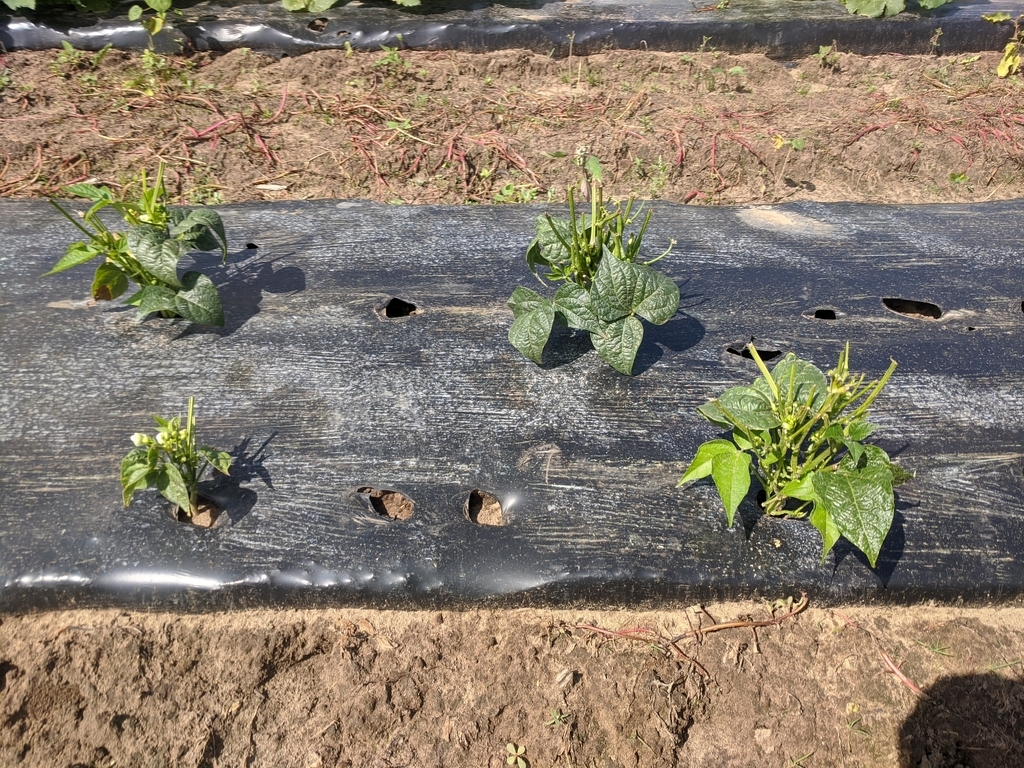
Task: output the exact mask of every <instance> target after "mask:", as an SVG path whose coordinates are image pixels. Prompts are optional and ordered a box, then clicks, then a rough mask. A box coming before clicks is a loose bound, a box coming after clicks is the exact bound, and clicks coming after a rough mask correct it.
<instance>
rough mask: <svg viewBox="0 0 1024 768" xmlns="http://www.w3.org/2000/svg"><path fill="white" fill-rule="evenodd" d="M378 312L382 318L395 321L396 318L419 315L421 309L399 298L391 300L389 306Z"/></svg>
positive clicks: (386, 305)
mask: <svg viewBox="0 0 1024 768" xmlns="http://www.w3.org/2000/svg"><path fill="white" fill-rule="evenodd" d="M377 311H378V314H380V316H381V317H386V318H388V319H389V320H391V319H394V318H396V317H409V316H411V315H418V314H419V309H418V308H417V307H416V305H415V304H412V303H410V302H408V301H403V300H402V299H399V298H393V299H390V300H389V301H388V303H387V304H385V305H384V306H383V307H381V308H380V309H379V310H377Z"/></svg>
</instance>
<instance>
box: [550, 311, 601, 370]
mask: <svg viewBox="0 0 1024 768" xmlns="http://www.w3.org/2000/svg"><path fill="white" fill-rule="evenodd" d="M593 349H594V344H593V342H591V341H590V334H589V333H587V332H586V331H581V330H579V329H578V328H570V327H569V326H567V325H565V324H564V323H559V322H557V321H556V322H555V324H554V325H553V326H551V336H549V337H548V343H547V345H545V347H544V357H543V361H544V362H543V363H541V366H540V367H541V368H542V369H544V370H545V371H549V370H552V369H553V368H559V367H561V366H563V365H567V364H569V363H572V362H575V361H576V360H579V359H580V358H581V357H583V356H584V355H585V354H587V352H590V351H592V350H593Z"/></svg>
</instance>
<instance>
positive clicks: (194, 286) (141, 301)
mask: <svg viewBox="0 0 1024 768" xmlns="http://www.w3.org/2000/svg"><path fill="white" fill-rule="evenodd" d="M163 178H164V165H163V163H161V164H160V168H159V170H158V171H157V177H156V183H154V184H153V186H148V182H147V179H146V172H145V171H143V172H142V175H141V178H140V185H141V192H140V194H139V197H138V198H137V199H135V200H126V199H118V198H116V197H115V196H114V194H113V193H112V192H111V191H110V190H109V189H108V188H107V187H96V186H93V185H92V184H72V185H71V186H69V187H65V191H67V192H70V193H71V194H72V195H75V196H76V197H84V198H85V199H87V200H91V201H92V202H93V206H92V207H91V208H90V209H89V210H88V211H87V212H86V213H85V214H84V215H83V216H82V219H83V221H84V222H85V223H84V224H83V223H82V222H80V221H78V219H77V218H76V217H74V216H72V215H71V214H70V213H68V212H67V211H66V210H64V209H63V208H62V207H61V206H60V205H59V204H58V203H57V202H56V201H55V200H53V199H51V200H50V202H51V203H53V206H54V207H55V208H56V209H57V210H58V211H60V212H61V213H62V214H63V215H64V217H65V218H67V220H68V221H70V222H71V223H72V224H74V225H75V226H76V227H78V229H79V230H80V231H81V232H83V233H84V234H85V236H86V237H88V238H89V239H88V240H87V241H81V240H80V241H78V242H75V243H72V244H71V245H69V246H68V249H67V252H66V253H65V254H64V256H63V258H61V259H60V261H58V262H57V263H56V264H55V265H54V266H53V269H51V270H50V271H49V272H47V273H46V275H53V274H56V273H58V272H63V271H64V270H66V269H70V268H71V267H74V266H77V265H78V264H84V263H85V262H87V261H91V260H92V259H94V258H96V257H97V256H100V257H102V258H103V263H102V264H100V265H99V267H97V268H96V274H95V276H94V277H93V281H92V296H93V298H94V299H96V300H97V301H111V300H113V299H116V298H117V297H119V296H121V295H122V294H123V293H124V292H125V291H126V290H127V289H128V281H129V280H130V281H132V282H134V283H136V284H138V286H139V290H138V291H137V292H136V293H134V294H133V295H132V296H131V297H130V298H128V299H127V300H126V302H125V303H127V304H130V305H131V306H134V307H138V319H139V320H143V319H145V318H146V317H147V316H149V315H150V314H152V313H154V312H159V313H160V315H161V316H162V317H183V318H185V319H186V320H191V321H192V322H193V323H198V324H200V325H224V311H223V309H222V307H221V303H220V296H219V295H218V293H217V288H216V286H214V284H213V282H212V281H211V280H210V278H208V277H207V276H206V275H204V274H202V273H200V272H186V273H185V274H184V275H182V276H181V277H179V276H178V261H179V260H180V259H181V258H182V257H183V256H184V255H185V254H186V253H187V252H189V251H192V250H196V251H213V250H219V251H220V252H221V255H222V261H226V260H227V255H228V249H227V237H226V236H225V234H224V224H223V222H222V221H221V218H220V215H218V214H217V212H216V211H211V210H209V209H207V208H195V209H191V210H189V209H174V210H169V209H168V208H167V191H166V190H165V189H164V182H163ZM108 207H109V208H113V209H114V210H116V211H117V212H118V213H119V214H121V217H122V218H123V219H124V220H125V222H126V223H127V224H128V225H129V229H128V231H127V232H112V231H111V230H109V229H108V228H107V226H106V225H105V224H104V223H103V221H102V220H101V219H100V217H99V213H100V211H102V210H103V209H104V208H108ZM90 228H91V229H90ZM46 275H43V277H46Z"/></svg>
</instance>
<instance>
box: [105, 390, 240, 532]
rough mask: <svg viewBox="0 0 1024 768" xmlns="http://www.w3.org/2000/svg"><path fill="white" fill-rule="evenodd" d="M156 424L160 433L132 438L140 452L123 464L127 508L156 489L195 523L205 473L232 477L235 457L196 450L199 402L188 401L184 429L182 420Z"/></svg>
mask: <svg viewBox="0 0 1024 768" xmlns="http://www.w3.org/2000/svg"><path fill="white" fill-rule="evenodd" d="M153 420H154V421H156V423H157V426H159V427H160V429H159V430H158V431H157V433H156V434H155V435H152V436H150V435H147V434H145V433H143V432H136V433H135V434H134V435H132V442H133V443H135V445H136V448H134V449H133V450H131V451H129V452H128V455H127V456H125V457H124V459H123V460H122V461H121V487H122V488H123V489H124V494H123V497H124V505H125V506H126V507H127V506H128V505H129V504H131V503H132V496H133V495H134V494H135V492H136V491H140V490H142V489H143V488H156V489H158V490H159V491H160V493H161V494H163V497H164V498H165V499H167V500H168V501H170V502H171V503H172V504H176V505H178V508H179V509H181V510H182V511H183V512H184V513H185V514H186V515H187V516H188V518H189V519H192V518H194V517H195V516H196V515H197V514H198V513H199V480H200V479H201V478H202V476H203V473H204V472H206V469H207V467H213V468H214V469H215V470H217V471H218V472H221V473H223V474H225V475H226V474H228V472H229V470H230V468H231V456H230V454H228V453H227V452H226V451H221V450H218V449H216V448H211V447H209V446H206V445H201V446H196V421H195V398H192V397H190V398H189V399H188V415H187V416H186V417H185V425H184V426H182V424H181V417H180V416H175V417H174V418H173V419H164V418H161V417H160V416H153Z"/></svg>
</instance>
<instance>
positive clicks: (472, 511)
mask: <svg viewBox="0 0 1024 768" xmlns="http://www.w3.org/2000/svg"><path fill="white" fill-rule="evenodd" d="M466 517H467V518H469V519H470V520H472V521H473V522H474V523H477V524H478V525H504V524H505V516H504V515H503V514H502V509H501V502H500V501H498V498H497V497H496V496H494V495H492V494H490V493H487V491H481V490H478V489H477V490H473V491H471V492H470V494H469V498H468V499H467V500H466Z"/></svg>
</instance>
